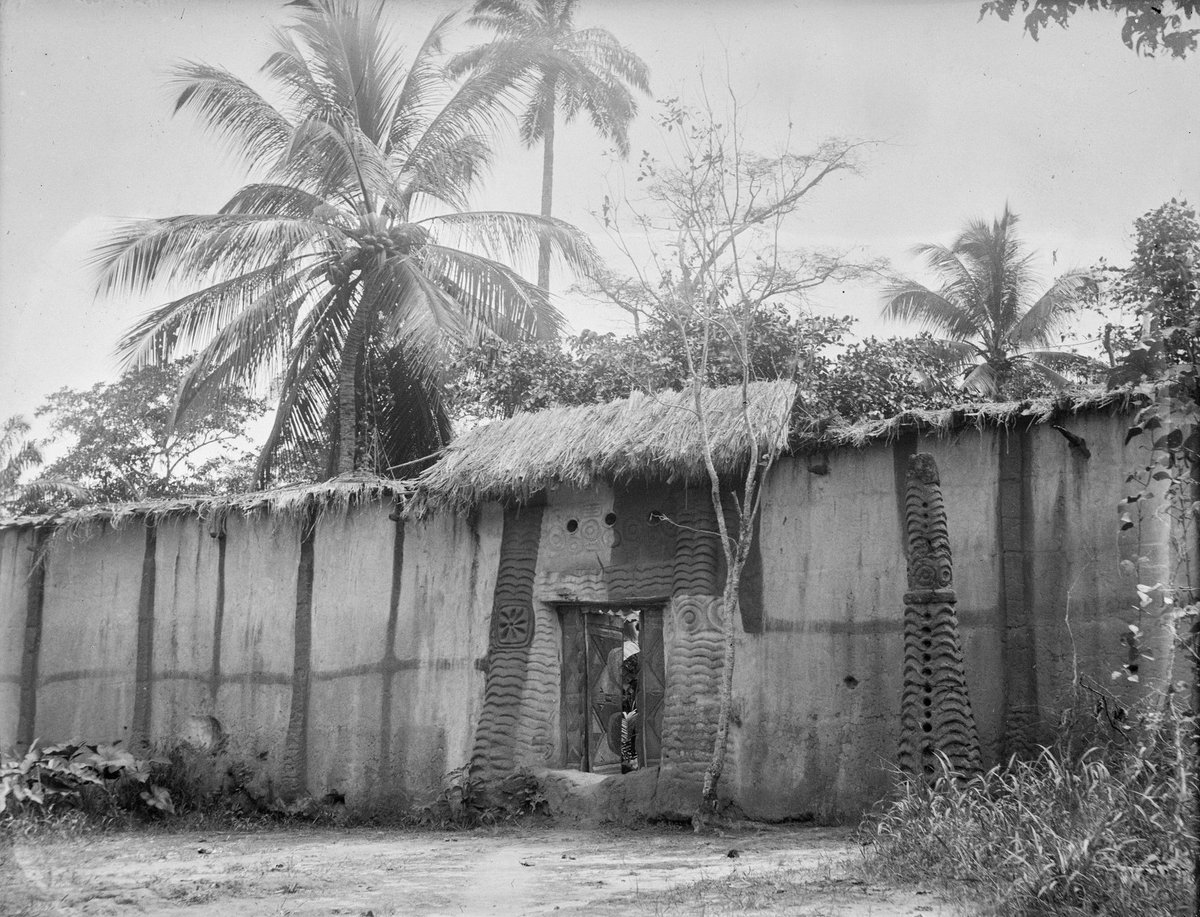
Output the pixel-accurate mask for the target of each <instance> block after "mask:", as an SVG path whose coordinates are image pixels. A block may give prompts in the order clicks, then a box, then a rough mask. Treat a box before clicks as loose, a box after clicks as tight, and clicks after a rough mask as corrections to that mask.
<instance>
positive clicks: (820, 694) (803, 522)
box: [732, 415, 1167, 817]
mask: <svg viewBox="0 0 1200 917" xmlns="http://www.w3.org/2000/svg"><path fill="white" fill-rule="evenodd" d="M1066 426H1068V427H1069V428H1070V429H1071V431H1072V432H1074V433H1076V434H1078V435H1080V436H1082V437H1084V439H1085V440H1086V443H1087V446H1088V449H1089V450H1090V452H1091V458H1090V459H1087V458H1084V457H1083V456H1082V455H1080V454H1079V453H1078V452H1076V451H1075V450H1073V449H1071V448H1070V447H1069V446H1068V443H1067V441H1066V440H1065V439H1064V438H1063V437H1062V436H1061V435H1060V434H1059V433H1057V432H1056V431H1054V430H1053V429H1050V428H1049V427H1047V426H1036V427H1033V428H1032V429H1031V430H1020V429H1014V430H1008V431H1005V430H997V429H987V430H983V431H975V432H964V433H962V434H960V435H959V436H958V437H956V438H954V439H950V440H946V439H936V438H926V437H920V438H917V437H910V438H907V439H906V438H901V439H900V440H897V441H896V442H895V443H893V444H891V445H890V446H888V447H884V446H876V447H872V448H870V449H867V450H864V451H859V452H840V453H836V454H834V455H832V456H830V457H829V470H828V474H825V475H818V474H814V473H812V472H810V471H809V470H808V465H809V463H808V462H807V461H806V460H804V459H788V460H785V461H783V462H781V463H780V464H779V465H778V466H777V467H776V470H775V472H774V475H773V477H772V480H771V482H770V485H769V488H768V493H767V498H766V501H765V509H764V514H763V520H762V526H761V531H760V546H761V551H762V560H763V573H762V578H763V604H764V609H765V610H764V616H765V619H764V621H763V627H762V633H761V634H758V633H750V634H747V633H745V632H743V633H742V635H741V636H740V637H739V641H738V663H737V669H736V672H735V686H734V691H735V708H736V711H737V716H736V717H735V720H734V723H735V726H734V729H733V730H732V736H733V741H734V745H735V747H736V748H738V750H739V752H740V753H739V755H738V761H739V767H738V769H737V771H736V776H734V777H733V780H734V782H735V784H736V787H737V789H736V792H735V795H736V797H737V799H738V801H739V802H740V803H741V805H742V806H743V808H744V809H745V810H746V811H747V812H748V813H749V814H751V815H754V816H759V817H782V816H787V815H799V814H805V813H811V814H814V815H816V816H818V817H832V816H836V815H841V814H845V813H848V812H852V811H854V810H856V809H858V808H860V807H861V806H862V805H863V803H864V802H867V801H869V800H871V799H874V798H878V796H879V795H880V794H881V793H882V792H884V790H885V788H886V785H887V779H888V778H887V773H886V765H887V764H888V763H889V762H891V761H894V760H895V756H896V752H897V743H898V740H899V731H900V719H899V716H900V699H901V664H902V661H903V653H904V646H903V608H904V603H903V596H904V593H905V591H906V576H905V555H904V525H903V494H904V475H903V469H904V467H905V463H906V462H907V457H908V456H909V455H911V454H912V453H914V452H918V451H919V452H928V453H931V454H932V455H933V456H934V458H935V460H936V462H937V466H938V469H939V471H940V476H941V483H942V493H943V496H944V499H945V506H946V515H947V522H948V527H949V536H950V544H951V549H952V552H953V558H954V588H955V590H956V591H957V596H958V604H957V614H958V619H959V623H960V634H961V640H962V648H963V654H964V665H965V671H966V675H967V683H968V688H969V690H970V701H971V706H972V708H973V710H974V714H975V720H976V724H977V727H978V731H979V736H980V741H981V745H982V749H983V754H984V762H983V763H984V765H985V766H986V765H990V764H992V763H995V761H996V760H998V758H999V757H1000V756H1001V755H1006V754H1008V753H1009V752H1011V751H1014V750H1019V749H1020V748H1022V747H1028V745H1029V744H1030V743H1033V742H1037V741H1039V740H1043V741H1044V740H1045V739H1046V737H1047V735H1048V733H1049V731H1050V729H1051V727H1052V724H1053V723H1054V722H1055V721H1056V719H1057V716H1058V711H1059V710H1060V709H1061V708H1062V707H1063V706H1065V705H1068V704H1069V703H1070V700H1071V698H1070V689H1071V685H1072V683H1073V680H1074V678H1075V676H1076V673H1077V672H1078V673H1079V674H1080V675H1083V676H1086V677H1088V678H1091V679H1093V680H1094V682H1095V683H1098V684H1100V685H1102V686H1104V687H1106V688H1107V687H1110V686H1111V681H1110V678H1109V676H1110V673H1111V672H1113V671H1115V670H1117V669H1119V668H1120V666H1121V664H1122V663H1123V662H1126V661H1127V659H1128V650H1127V649H1126V647H1125V645H1124V643H1123V640H1122V637H1123V634H1124V632H1125V630H1126V623H1128V622H1129V621H1131V620H1132V618H1131V617H1130V614H1131V611H1130V606H1131V604H1134V598H1135V596H1134V584H1135V579H1134V578H1133V577H1132V576H1130V575H1128V574H1127V573H1122V570H1121V561H1122V560H1123V559H1132V558H1136V557H1137V556H1139V555H1148V556H1151V557H1152V558H1155V557H1157V558H1160V559H1162V560H1163V562H1165V558H1166V550H1167V549H1166V532H1167V528H1166V524H1165V522H1164V521H1163V520H1161V519H1158V518H1155V517H1154V514H1153V508H1152V507H1146V508H1145V512H1144V515H1145V519H1144V521H1143V523H1142V525H1140V526H1139V527H1138V528H1137V529H1135V530H1131V531H1130V532H1128V533H1124V534H1123V533H1121V532H1120V531H1119V524H1118V519H1117V510H1116V508H1117V504H1118V502H1119V501H1120V500H1121V499H1122V497H1123V496H1124V495H1125V494H1126V492H1127V487H1128V485H1127V484H1126V483H1125V475H1126V473H1127V471H1128V469H1130V468H1132V467H1135V466H1136V465H1137V464H1138V463H1139V462H1141V463H1142V464H1145V461H1144V459H1142V458H1140V456H1141V454H1142V451H1143V449H1144V447H1142V446H1141V445H1140V443H1137V442H1135V443H1132V444H1130V445H1129V446H1125V445H1124V437H1125V430H1126V428H1127V422H1125V421H1124V420H1123V419H1122V418H1120V417H1114V416H1110V415H1090V416H1085V415H1081V416H1079V417H1076V418H1074V419H1072V420H1071V421H1069V422H1067V423H1066ZM1005 477H1007V478H1008V479H1009V480H1008V481H1005V480H1003V479H1004V478H1005ZM1012 485H1015V486H1012ZM1144 681H1150V682H1153V679H1144Z"/></svg>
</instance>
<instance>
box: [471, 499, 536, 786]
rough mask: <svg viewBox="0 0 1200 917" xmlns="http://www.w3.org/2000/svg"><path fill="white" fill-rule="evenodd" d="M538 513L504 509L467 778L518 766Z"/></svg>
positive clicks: (533, 624) (531, 639)
mask: <svg viewBox="0 0 1200 917" xmlns="http://www.w3.org/2000/svg"><path fill="white" fill-rule="evenodd" d="M541 530H542V510H541V507H521V508H519V509H508V510H506V511H505V513H504V534H503V536H502V537H501V541H500V566H499V570H498V571H497V574H496V591H495V593H494V598H493V602H492V617H491V636H490V639H489V643H488V670H487V681H486V684H485V686H484V694H483V709H482V710H481V711H480V715H479V726H478V727H477V729H476V731H475V748H474V751H473V753H472V755H471V770H472V772H474V773H476V774H478V775H481V776H484V777H486V776H489V775H493V774H501V773H507V772H509V771H511V770H513V768H514V767H515V766H516V765H517V763H518V761H517V747H516V746H517V740H518V734H519V731H520V725H521V718H522V710H521V700H522V697H523V695H524V691H525V681H526V676H527V674H528V668H529V654H530V647H531V646H532V645H533V643H534V636H535V629H536V618H535V614H534V608H533V580H534V574H535V573H536V568H537V557H538V542H539V540H540V538H541Z"/></svg>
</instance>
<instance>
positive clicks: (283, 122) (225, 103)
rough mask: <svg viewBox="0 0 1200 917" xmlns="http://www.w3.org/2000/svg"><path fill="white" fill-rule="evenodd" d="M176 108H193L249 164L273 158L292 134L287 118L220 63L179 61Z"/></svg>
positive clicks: (269, 160)
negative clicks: (217, 65)
mask: <svg viewBox="0 0 1200 917" xmlns="http://www.w3.org/2000/svg"><path fill="white" fill-rule="evenodd" d="M172 83H174V84H176V85H179V86H181V87H182V88H181V89H180V92H179V96H178V98H177V99H176V101H175V111H176V112H179V111H181V110H183V109H189V110H194V111H195V112H196V113H197V114H198V115H199V116H200V118H201V119H202V120H203V121H204V123H205V125H206V127H207V128H208V129H209V130H211V131H212V132H213V133H214V134H215V135H216V136H217V137H218V138H219V139H221V140H222V141H224V142H225V143H226V144H227V145H228V146H229V147H230V148H231V149H232V150H233V152H235V153H236V154H237V155H238V156H240V157H241V158H242V159H244V160H245V161H247V162H248V163H249V164H250V165H252V166H259V165H262V164H264V163H269V162H273V161H274V160H275V159H276V158H277V157H278V155H279V152H280V151H281V150H282V149H283V148H284V147H285V146H286V144H287V142H288V138H289V136H290V135H291V125H290V124H289V123H288V121H287V119H286V118H285V117H284V116H283V115H282V114H281V113H280V112H279V111H278V110H276V109H275V107H274V106H272V105H271V104H270V103H269V102H267V101H266V100H265V99H264V98H263V97H262V96H260V95H259V94H258V93H257V92H255V91H254V90H253V89H252V88H250V86H248V85H247V84H246V83H244V82H243V81H242V80H240V79H238V78H237V77H236V76H234V75H233V74H232V73H230V72H229V71H227V70H224V69H222V68H220V67H213V66H210V65H208V64H202V63H198V62H185V63H181V64H179V65H178V66H177V67H176V68H175V71H174V76H173V77H172Z"/></svg>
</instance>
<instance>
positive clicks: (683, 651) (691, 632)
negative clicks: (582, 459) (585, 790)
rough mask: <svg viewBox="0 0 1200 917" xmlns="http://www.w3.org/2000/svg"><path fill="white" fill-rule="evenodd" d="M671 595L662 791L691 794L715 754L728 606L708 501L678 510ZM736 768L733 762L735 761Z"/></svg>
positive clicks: (714, 522) (718, 548) (711, 512)
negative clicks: (721, 593)
mask: <svg viewBox="0 0 1200 917" xmlns="http://www.w3.org/2000/svg"><path fill="white" fill-rule="evenodd" d="M674 521H675V522H676V523H677V524H678V526H679V528H678V533H677V535H676V543H675V564H674V572H673V590H672V591H673V597H672V600H671V605H670V608H669V609H668V614H667V616H666V620H665V622H664V624H665V628H664V630H665V633H664V634H663V637H664V642H665V644H666V652H667V659H666V675H667V684H666V696H665V699H664V706H663V736H662V770H661V772H660V777H659V781H660V793H662V794H664V795H671V794H672V793H673V791H674V792H680V793H682V794H684V795H688V794H690V793H691V791H692V790H693V789H694V788H696V787H698V786H699V785H700V784H701V783H702V782H703V778H704V770H705V768H706V767H707V766H708V762H709V759H710V758H711V756H712V747H713V740H714V738H715V737H716V731H717V710H718V704H719V699H720V683H721V670H722V661H721V660H722V658H723V656H722V654H723V652H724V646H725V644H724V637H723V633H722V625H721V621H722V614H723V606H722V602H721V598H720V596H719V589H720V586H719V577H718V573H719V562H720V556H721V547H720V542H719V541H718V536H717V535H716V534H715V533H716V529H717V520H716V516H715V514H714V513H713V511H712V507H711V505H710V504H708V502H707V501H706V500H704V499H703V498H697V499H695V500H694V501H693V503H692V505H690V506H689V507H687V508H685V509H683V510H681V511H680V512H678V513H677V515H676V517H675V518H674ZM729 764H730V766H731V770H732V769H733V768H735V767H736V762H733V761H730V762H729Z"/></svg>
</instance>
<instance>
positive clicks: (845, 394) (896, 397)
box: [813, 334, 961, 421]
mask: <svg viewBox="0 0 1200 917" xmlns="http://www.w3.org/2000/svg"><path fill="white" fill-rule="evenodd" d="M956 368H957V367H956V366H955V362H954V361H953V360H951V359H947V358H946V357H945V356H944V354H943V353H942V351H941V348H940V347H938V345H937V342H936V341H934V340H933V339H932V338H931V337H930V336H929V335H927V334H922V335H918V336H916V337H914V338H901V337H892V338H886V339H883V340H880V339H879V338H876V337H869V338H866V339H865V340H862V341H856V342H854V343H851V344H848V345H846V347H845V348H844V349H843V350H842V351H841V352H840V353H838V354H837V356H836V357H835V358H833V359H832V360H830V361H829V362H828V364H827V366H825V367H824V369H823V372H821V374H820V375H819V376H818V377H817V379H816V380H815V381H814V385H813V401H814V403H815V404H816V405H818V406H819V410H820V412H821V413H823V414H825V413H830V414H839V415H841V416H842V417H844V418H845V419H847V420H851V421H854V420H862V419H876V420H878V419H882V418H885V417H894V416H895V415H897V414H902V413H904V412H905V411H913V410H921V409H931V408H944V407H949V406H951V405H952V404H954V403H955V402H956V401H960V400H961V398H960V397H956V396H957V393H956V392H955V391H954V382H955V379H956Z"/></svg>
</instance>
